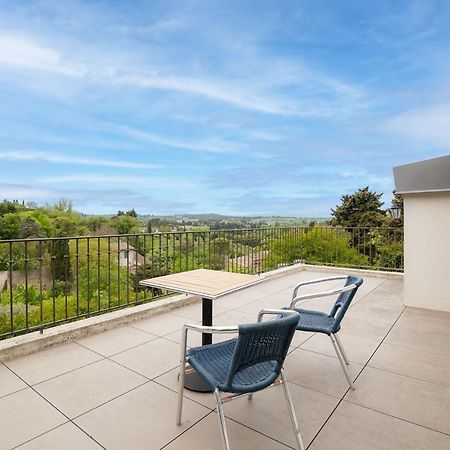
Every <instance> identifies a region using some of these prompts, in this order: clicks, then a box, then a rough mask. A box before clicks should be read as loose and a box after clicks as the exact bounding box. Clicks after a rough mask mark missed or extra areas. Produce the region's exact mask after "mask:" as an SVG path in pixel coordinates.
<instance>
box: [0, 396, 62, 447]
mask: <svg viewBox="0 0 450 450" xmlns="http://www.w3.org/2000/svg"><path fill="white" fill-rule="evenodd" d="M66 421H67V419H66V418H65V417H64V416H63V415H62V414H61V413H60V412H59V411H57V410H56V409H55V408H53V406H51V405H50V404H49V403H48V402H46V401H45V400H44V399H43V398H42V397H40V396H39V395H38V394H36V392H34V391H33V390H32V389H30V388H28V389H24V390H22V391H19V392H15V393H14V394H11V395H7V396H6V397H2V398H0V439H1V440H0V448H2V449H5V450H6V449H10V448H12V447H15V446H17V445H19V444H22V443H24V442H26V441H28V440H30V439H33V438H34V437H36V436H38V435H40V434H42V433H45V432H46V431H48V430H51V429H52V428H55V427H57V426H58V425H61V424H63V423H64V422H66Z"/></svg>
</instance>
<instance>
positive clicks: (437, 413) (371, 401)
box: [345, 367, 450, 434]
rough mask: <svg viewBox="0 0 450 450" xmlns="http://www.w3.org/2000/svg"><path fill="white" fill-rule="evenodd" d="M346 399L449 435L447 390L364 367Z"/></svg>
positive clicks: (449, 392) (449, 414)
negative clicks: (354, 387)
mask: <svg viewBox="0 0 450 450" xmlns="http://www.w3.org/2000/svg"><path fill="white" fill-rule="evenodd" d="M345 399H346V400H348V401H350V402H353V403H356V404H359V405H361V406H365V407H367V408H370V409H374V410H376V411H380V412H383V413H386V414H389V415H392V416H394V417H398V418H400V419H404V420H408V421H410V422H413V423H415V424H418V425H422V426H425V427H428V428H431V429H433V430H436V431H441V432H443V433H447V434H450V421H449V420H448V418H449V417H450V388H448V387H445V386H439V385H437V384H432V383H428V382H426V381H421V380H417V379H414V378H409V377H406V376H403V375H397V374H394V373H390V372H385V371H382V370H378V369H373V368H371V367H366V368H365V369H364V371H363V373H362V374H361V375H360V377H359V378H358V380H357V381H356V390H354V391H351V392H348V393H347V395H346V396H345Z"/></svg>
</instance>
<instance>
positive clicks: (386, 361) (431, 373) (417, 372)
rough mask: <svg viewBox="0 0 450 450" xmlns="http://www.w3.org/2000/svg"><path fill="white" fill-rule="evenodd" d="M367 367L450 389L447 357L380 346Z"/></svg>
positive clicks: (449, 368) (390, 345) (385, 345)
mask: <svg viewBox="0 0 450 450" xmlns="http://www.w3.org/2000/svg"><path fill="white" fill-rule="evenodd" d="M369 366H371V367H375V368H378V369H383V370H388V371H391V372H395V373H398V374H401V375H407V376H410V377H414V378H420V379H421V380H424V381H429V382H432V383H438V384H442V385H445V386H448V387H450V352H449V354H448V357H444V356H440V355H435V354H433V353H429V352H424V351H421V350H414V349H410V348H406V347H401V346H397V345H392V344H382V345H381V346H380V348H379V349H378V351H377V352H376V353H375V355H374V356H373V358H372V359H371V360H370V362H369Z"/></svg>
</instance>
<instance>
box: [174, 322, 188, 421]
mask: <svg viewBox="0 0 450 450" xmlns="http://www.w3.org/2000/svg"><path fill="white" fill-rule="evenodd" d="M186 344H187V329H186V328H183V334H182V337H181V355H180V375H179V377H178V400H177V422H176V423H177V425H181V413H182V411H183V391H184V376H185V373H186Z"/></svg>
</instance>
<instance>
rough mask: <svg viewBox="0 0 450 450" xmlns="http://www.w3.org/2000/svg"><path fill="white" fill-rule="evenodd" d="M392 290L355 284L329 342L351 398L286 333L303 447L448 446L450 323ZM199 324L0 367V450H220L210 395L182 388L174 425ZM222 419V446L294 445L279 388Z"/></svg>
mask: <svg viewBox="0 0 450 450" xmlns="http://www.w3.org/2000/svg"><path fill="white" fill-rule="evenodd" d="M330 275H331V273H330V272H327V273H320V272H317V271H302V272H298V273H295V274H289V275H286V276H283V277H281V278H277V279H272V280H268V281H265V282H263V283H260V284H258V285H256V286H254V287H251V288H249V289H246V290H243V291H240V292H237V293H234V294H231V295H228V296H226V297H223V298H221V299H219V300H217V301H216V303H215V311H214V312H215V323H216V324H236V323H243V322H251V321H254V320H255V317H256V314H257V312H258V311H259V310H260V309H262V308H263V307H278V306H283V305H286V304H288V303H289V300H290V296H291V292H292V289H293V286H294V285H295V284H296V283H297V282H299V281H302V280H307V279H313V278H320V277H324V276H330ZM332 285H333V284H332ZM402 291H403V284H402V280H401V279H395V278H390V277H387V278H381V277H375V276H367V275H364V284H363V286H362V287H361V288H360V290H359V292H358V294H357V296H356V298H355V300H354V302H353V303H352V307H351V309H350V310H349V312H348V313H347V316H346V318H345V319H344V322H343V329H342V331H341V332H340V336H341V338H342V341H343V344H344V346H345V348H346V350H347V353H348V355H349V358H350V361H351V362H352V364H351V366H350V371H351V374H352V376H353V378H354V380H355V386H356V390H355V391H351V392H350V391H349V390H348V385H347V383H346V380H345V378H344V375H343V373H342V372H341V368H340V366H339V362H338V360H337V358H336V355H335V354H334V352H333V348H332V345H331V342H330V341H329V339H328V337H327V336H322V335H311V334H306V333H297V334H296V336H295V337H294V340H293V342H292V347H291V351H290V354H289V355H288V358H287V360H286V364H285V368H286V375H287V378H288V380H289V381H290V388H291V393H292V396H293V398H294V402H295V407H296V410H297V415H298V417H299V422H300V427H301V432H302V435H303V439H304V441H305V444H306V445H307V446H308V448H309V449H311V450H312V449H314V450H328V449H334V450H335V449H354V450H360V449H368V450H370V449H385V450H392V449H395V450H400V449H415V450H418V449H433V450H439V449H443V450H444V449H445V450H448V449H450V419H449V418H450V313H440V312H433V311H427V310H423V309H414V308H404V307H403V306H402ZM331 301H332V300H331V299H325V300H321V301H317V300H311V301H310V302H309V303H308V306H307V307H310V308H317V309H321V308H325V309H329V307H330V306H329V305H330V303H331ZM200 317H201V305H200V303H197V304H193V305H190V306H187V307H184V308H180V309H177V310H174V311H172V312H170V313H165V314H162V315H158V316H155V317H152V318H150V319H146V320H142V321H138V322H133V323H132V324H130V325H126V326H123V327H120V328H116V329H114V330H112V331H107V332H104V333H101V334H97V335H93V336H90V337H87V338H83V339H80V340H78V341H76V342H71V343H69V344H66V345H61V346H57V347H54V348H51V349H48V350H45V351H41V352H39V353H35V354H32V355H29V356H25V357H23V358H20V359H15V360H11V361H7V362H6V363H4V364H1V365H0V448H1V449H12V448H20V449H23V450H31V449H46V450H52V449H55V450H63V449H71V450H95V449H101V448H104V449H108V450H109V449H111V450H112V449H120V450H125V449H146V450H148V449H161V448H164V449H167V450H175V449H184V450H186V449H200V448H203V449H207V450H214V449H218V450H220V449H222V443H221V440H220V434H219V426H218V420H217V417H216V412H215V411H214V410H213V408H214V401H213V398H212V395H210V394H198V393H193V392H189V391H185V395H186V400H185V403H184V414H183V418H184V421H183V425H182V426H181V427H177V426H176V425H175V409H176V384H177V373H178V370H177V365H178V358H179V340H180V328H181V326H182V325H183V324H184V323H186V322H198V321H199V319H200ZM191 337H192V339H191V340H190V343H191V345H199V343H200V336H198V335H194V334H192V335H191ZM225 413H226V415H227V417H228V420H227V424H228V430H229V434H230V439H231V445H232V448H233V449H236V450H250V449H255V448H258V449H267V450H269V449H273V450H275V449H277V450H282V449H288V448H293V447H294V442H295V441H294V436H293V433H292V430H291V425H290V420H289V416H288V412H287V410H286V407H285V403H284V398H283V393H282V390H281V387H274V388H271V389H268V390H265V391H263V392H261V393H259V394H256V395H255V396H254V399H253V401H252V402H249V401H248V400H247V399H246V398H241V399H238V400H236V401H234V402H231V403H227V404H226V405H225Z"/></svg>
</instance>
